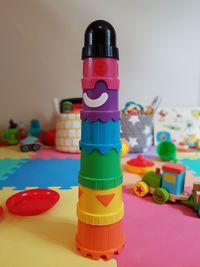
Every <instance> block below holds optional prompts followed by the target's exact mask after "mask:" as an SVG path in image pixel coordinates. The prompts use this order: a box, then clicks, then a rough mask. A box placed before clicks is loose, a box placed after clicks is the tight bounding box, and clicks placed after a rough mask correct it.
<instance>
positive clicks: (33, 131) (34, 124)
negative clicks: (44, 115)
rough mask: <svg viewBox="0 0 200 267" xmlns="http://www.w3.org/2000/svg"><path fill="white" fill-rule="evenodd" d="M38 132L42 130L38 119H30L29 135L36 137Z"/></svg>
mask: <svg viewBox="0 0 200 267" xmlns="http://www.w3.org/2000/svg"><path fill="white" fill-rule="evenodd" d="M40 132H42V129H41V128H40V121H39V120H35V119H34V120H31V126H30V128H29V130H28V134H29V136H35V137H38V135H39V133H40Z"/></svg>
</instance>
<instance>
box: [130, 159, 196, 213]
mask: <svg viewBox="0 0 200 267" xmlns="http://www.w3.org/2000/svg"><path fill="white" fill-rule="evenodd" d="M162 170H163V173H162V174H161V173H160V169H156V172H154V171H151V172H148V173H146V174H145V175H144V177H143V179H142V181H139V182H137V183H135V185H134V186H133V192H134V193H135V194H136V195H137V196H139V197H144V196H146V195H147V194H148V193H151V194H152V195H153V200H154V201H155V202H156V203H158V204H163V203H165V202H167V201H168V200H169V201H171V202H176V201H180V202H181V203H183V204H185V205H187V206H190V207H192V208H193V209H194V210H195V211H196V212H197V214H198V216H199V217H200V184H199V183H194V184H193V190H192V194H189V193H188V192H185V191H184V185H185V171H186V167H185V166H183V165H182V164H177V163H173V162H169V163H166V164H165V165H163V166H162Z"/></svg>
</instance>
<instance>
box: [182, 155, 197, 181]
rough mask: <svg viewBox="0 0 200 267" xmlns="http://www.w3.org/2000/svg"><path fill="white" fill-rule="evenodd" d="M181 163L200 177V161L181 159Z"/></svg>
mask: <svg viewBox="0 0 200 267" xmlns="http://www.w3.org/2000/svg"><path fill="white" fill-rule="evenodd" d="M179 161H180V162H181V163H182V164H183V165H185V166H187V167H188V170H190V171H192V173H193V175H195V176H198V177H200V159H180V160H179Z"/></svg>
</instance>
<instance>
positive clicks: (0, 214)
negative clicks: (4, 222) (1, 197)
mask: <svg viewBox="0 0 200 267" xmlns="http://www.w3.org/2000/svg"><path fill="white" fill-rule="evenodd" d="M2 216H3V208H2V207H1V206H0V219H1V217H2Z"/></svg>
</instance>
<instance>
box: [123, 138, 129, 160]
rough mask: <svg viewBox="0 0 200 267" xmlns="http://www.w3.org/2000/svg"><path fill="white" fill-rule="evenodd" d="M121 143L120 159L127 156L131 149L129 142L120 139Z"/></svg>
mask: <svg viewBox="0 0 200 267" xmlns="http://www.w3.org/2000/svg"><path fill="white" fill-rule="evenodd" d="M121 142H122V148H121V157H125V156H127V155H128V153H129V152H130V150H131V147H130V144H129V142H128V141H126V139H125V138H122V139H121Z"/></svg>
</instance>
